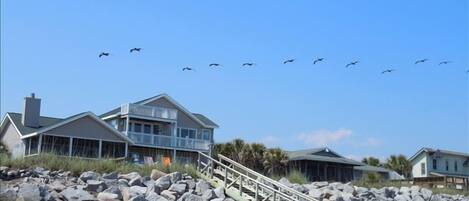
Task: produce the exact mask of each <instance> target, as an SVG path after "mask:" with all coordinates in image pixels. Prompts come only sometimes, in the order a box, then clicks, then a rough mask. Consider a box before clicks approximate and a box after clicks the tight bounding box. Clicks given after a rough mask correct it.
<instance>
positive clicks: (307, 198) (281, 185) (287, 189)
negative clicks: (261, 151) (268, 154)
mask: <svg viewBox="0 0 469 201" xmlns="http://www.w3.org/2000/svg"><path fill="white" fill-rule="evenodd" d="M218 158H219V159H221V160H224V161H226V162H228V163H230V164H233V165H234V166H236V167H238V168H240V169H242V170H244V171H247V172H248V173H250V174H252V175H255V176H257V177H260V178H261V179H263V180H265V181H267V182H269V183H270V184H272V185H274V186H277V187H279V188H282V190H286V191H287V192H289V193H292V194H294V195H296V196H298V197H301V198H303V199H306V200H316V199H314V198H313V197H311V196H309V195H306V194H304V193H301V192H299V191H297V190H295V189H293V188H291V187H289V186H287V185H285V184H282V183H280V182H278V181H275V180H273V179H271V178H269V177H267V176H265V175H263V174H261V173H258V172H256V171H254V170H251V169H249V168H247V167H246V166H244V165H241V164H240V163H238V162H236V161H234V160H231V159H230V158H228V157H226V156H223V155H221V154H218ZM248 176H249V175H248Z"/></svg>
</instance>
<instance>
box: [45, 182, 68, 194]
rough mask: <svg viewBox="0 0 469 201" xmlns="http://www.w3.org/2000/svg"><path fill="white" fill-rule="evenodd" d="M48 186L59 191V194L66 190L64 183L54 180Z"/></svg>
mask: <svg viewBox="0 0 469 201" xmlns="http://www.w3.org/2000/svg"><path fill="white" fill-rule="evenodd" d="M48 186H49V188H50V189H53V190H55V191H59V192H60V191H63V190H64V189H65V188H66V186H65V185H64V183H63V182H62V181H60V180H54V181H52V183H50V184H49V185H48Z"/></svg>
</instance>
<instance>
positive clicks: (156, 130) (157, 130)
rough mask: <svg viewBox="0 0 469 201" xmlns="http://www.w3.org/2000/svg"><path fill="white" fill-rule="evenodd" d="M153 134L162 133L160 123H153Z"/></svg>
mask: <svg viewBox="0 0 469 201" xmlns="http://www.w3.org/2000/svg"><path fill="white" fill-rule="evenodd" d="M153 134H155V135H158V134H160V126H159V125H153Z"/></svg>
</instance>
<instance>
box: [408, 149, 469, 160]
mask: <svg viewBox="0 0 469 201" xmlns="http://www.w3.org/2000/svg"><path fill="white" fill-rule="evenodd" d="M424 152H426V153H430V154H433V153H435V152H439V153H442V154H447V155H454V156H462V157H469V153H463V152H457V151H449V150H443V149H432V148H428V147H423V148H421V149H420V150H419V151H417V153H415V154H414V155H413V156H412V157H410V158H409V161H412V160H414V159H415V158H416V157H417V156H419V155H420V154H422V153H424Z"/></svg>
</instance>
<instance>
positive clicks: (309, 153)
mask: <svg viewBox="0 0 469 201" xmlns="http://www.w3.org/2000/svg"><path fill="white" fill-rule="evenodd" d="M324 153H328V154H324ZM287 154H288V160H290V161H297V160H311V161H323V162H331V163H343V164H348V165H363V164H362V163H360V162H358V161H355V160H352V159H348V158H345V157H343V156H341V155H339V154H338V153H336V152H334V151H332V150H331V149H329V148H327V147H321V148H314V149H305V150H298V151H289V152H287Z"/></svg>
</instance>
